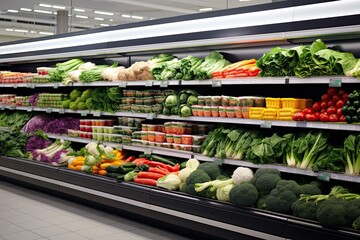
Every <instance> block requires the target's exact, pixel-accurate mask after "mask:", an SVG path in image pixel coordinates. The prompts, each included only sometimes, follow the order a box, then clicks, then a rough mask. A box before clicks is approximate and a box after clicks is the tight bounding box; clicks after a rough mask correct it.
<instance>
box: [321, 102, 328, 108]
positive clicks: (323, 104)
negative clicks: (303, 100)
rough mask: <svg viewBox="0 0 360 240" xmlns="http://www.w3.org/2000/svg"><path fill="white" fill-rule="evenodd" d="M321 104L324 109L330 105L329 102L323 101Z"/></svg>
mask: <svg viewBox="0 0 360 240" xmlns="http://www.w3.org/2000/svg"><path fill="white" fill-rule="evenodd" d="M320 106H321V108H322V109H326V108H327V107H328V104H327V102H321V105H320Z"/></svg>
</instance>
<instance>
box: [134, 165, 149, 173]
mask: <svg viewBox="0 0 360 240" xmlns="http://www.w3.org/2000/svg"><path fill="white" fill-rule="evenodd" d="M148 170H149V165H147V164H141V165H139V166H137V167H136V168H135V171H137V172H141V171H145V172H146V171H148Z"/></svg>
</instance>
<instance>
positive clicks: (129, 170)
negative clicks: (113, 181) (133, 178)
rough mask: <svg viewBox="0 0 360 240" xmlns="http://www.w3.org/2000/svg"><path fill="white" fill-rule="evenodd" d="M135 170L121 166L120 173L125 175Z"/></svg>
mask: <svg viewBox="0 0 360 240" xmlns="http://www.w3.org/2000/svg"><path fill="white" fill-rule="evenodd" d="M134 169H135V168H133V167H128V168H126V167H123V166H120V170H119V172H120V173H124V174H125V173H128V172H131V171H134Z"/></svg>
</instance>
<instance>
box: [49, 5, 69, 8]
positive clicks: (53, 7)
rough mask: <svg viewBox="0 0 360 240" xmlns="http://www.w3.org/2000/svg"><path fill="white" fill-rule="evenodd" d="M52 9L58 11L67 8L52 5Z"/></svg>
mask: <svg viewBox="0 0 360 240" xmlns="http://www.w3.org/2000/svg"><path fill="white" fill-rule="evenodd" d="M52 8H56V9H66V7H63V6H58V5H52Z"/></svg>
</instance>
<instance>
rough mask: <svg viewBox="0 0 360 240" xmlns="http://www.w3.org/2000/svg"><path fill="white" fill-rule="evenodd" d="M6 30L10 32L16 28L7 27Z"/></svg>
mask: <svg viewBox="0 0 360 240" xmlns="http://www.w3.org/2000/svg"><path fill="white" fill-rule="evenodd" d="M5 31H8V32H13V31H14V29H12V28H6V29H5Z"/></svg>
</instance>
